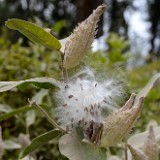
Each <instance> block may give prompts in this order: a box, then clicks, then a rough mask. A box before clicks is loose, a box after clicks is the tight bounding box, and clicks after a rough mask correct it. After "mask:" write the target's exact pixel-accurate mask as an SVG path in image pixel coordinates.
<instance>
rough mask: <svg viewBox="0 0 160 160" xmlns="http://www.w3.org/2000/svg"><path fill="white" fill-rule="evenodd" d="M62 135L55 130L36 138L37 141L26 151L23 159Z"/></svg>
mask: <svg viewBox="0 0 160 160" xmlns="http://www.w3.org/2000/svg"><path fill="white" fill-rule="evenodd" d="M60 133H62V132H61V131H60V130H57V129H54V130H51V131H49V132H46V133H44V134H42V135H40V136H38V137H36V138H35V139H33V140H32V142H31V144H30V145H29V146H28V147H26V148H25V149H24V151H23V152H22V155H21V158H24V157H25V156H27V155H28V154H30V153H31V152H33V151H35V150H36V149H37V148H39V147H40V146H42V145H44V144H46V143H47V142H48V141H50V140H52V139H53V138H55V137H57V136H58V135H59V134H60Z"/></svg>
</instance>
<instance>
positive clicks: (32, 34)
mask: <svg viewBox="0 0 160 160" xmlns="http://www.w3.org/2000/svg"><path fill="white" fill-rule="evenodd" d="M5 24H6V26H7V27H8V28H10V29H13V30H17V31H19V32H20V33H22V34H23V35H25V36H26V37H27V38H28V39H30V40H31V41H32V42H34V43H38V44H41V45H44V46H46V47H49V48H51V49H55V50H60V48H61V44H60V42H59V41H58V39H56V38H55V37H54V36H53V35H51V34H50V33H48V32H47V31H45V29H43V28H41V27H39V26H38V25H36V24H34V23H31V22H28V21H24V20H21V19H16V18H13V19H9V20H8V21H6V23H5Z"/></svg>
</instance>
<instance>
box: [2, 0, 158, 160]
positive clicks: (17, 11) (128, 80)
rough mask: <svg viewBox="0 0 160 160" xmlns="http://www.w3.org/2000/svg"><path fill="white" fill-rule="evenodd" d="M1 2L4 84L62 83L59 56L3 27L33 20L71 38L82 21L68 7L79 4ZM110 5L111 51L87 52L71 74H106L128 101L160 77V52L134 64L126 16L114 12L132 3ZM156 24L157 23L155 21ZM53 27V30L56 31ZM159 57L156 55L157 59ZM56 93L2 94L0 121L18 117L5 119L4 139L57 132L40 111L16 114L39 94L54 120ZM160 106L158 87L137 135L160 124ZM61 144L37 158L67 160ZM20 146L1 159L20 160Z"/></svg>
mask: <svg viewBox="0 0 160 160" xmlns="http://www.w3.org/2000/svg"><path fill="white" fill-rule="evenodd" d="M0 3H1V5H0V15H2V16H1V21H0V25H1V28H0V32H1V34H0V81H14V80H23V79H28V78H34V77H42V76H47V77H53V78H55V79H58V80H61V65H60V64H61V62H60V55H59V54H58V53H57V52H55V51H54V52H53V51H52V50H50V49H46V48H45V47H43V46H40V45H35V44H32V43H28V42H27V40H26V39H25V38H23V39H20V38H19V37H20V35H19V34H17V33H16V34H15V32H12V31H9V32H8V30H7V29H6V28H4V21H5V20H7V19H8V18H12V17H16V18H22V19H27V18H28V17H29V19H32V20H33V19H34V18H35V17H38V18H40V20H42V21H43V22H44V23H45V22H46V23H45V26H49V27H53V31H54V34H56V35H57V36H58V37H60V38H61V37H65V36H66V35H68V34H69V33H70V31H71V30H72V28H73V26H74V25H75V22H76V21H78V20H76V16H75V15H74V14H72V12H70V10H69V9H68V7H67V6H69V4H72V5H71V6H72V7H73V8H74V7H75V5H77V6H78V4H77V3H76V2H75V1H66V3H62V1H56V0H54V1H40V0H39V1H32V2H31V1H27V0H26V5H24V3H22V1H20V0H18V1H11V0H6V1H2V2H0ZM35 3H36V4H39V6H40V7H39V8H38V7H37V8H35V7H33V6H34V4H35ZM148 3H149V6H150V21H151V22H152V27H151V31H152V32H153V37H152V40H151V43H153V42H154V40H155V38H156V37H157V33H158V29H157V25H158V24H159V18H158V16H157V17H156V18H155V15H156V14H157V12H158V11H159V10H157V9H156V10H155V9H154V8H156V7H158V6H159V3H158V4H157V5H155V4H156V3H157V1H156V0H154V1H152V3H151V2H150V1H148ZM50 5H51V6H54V7H55V10H52V12H51V15H50V16H49V17H46V16H45V14H44V13H45V11H46V9H47V8H49V6H50ZM110 5H111V6H110V7H111V9H110V10H109V12H110V23H111V24H110V29H109V30H110V33H109V36H108V38H107V39H106V43H107V44H108V49H107V50H104V51H101V50H99V51H96V52H93V51H91V52H90V53H88V56H87V57H86V58H85V60H84V61H83V62H81V64H80V66H78V67H76V68H75V69H72V70H70V73H69V74H71V75H73V74H74V73H76V72H77V71H79V70H81V69H83V66H84V64H85V66H86V65H87V66H91V68H94V69H95V70H96V71H97V73H99V77H101V76H102V74H104V73H106V74H107V75H109V76H113V77H115V78H117V79H119V80H120V81H123V82H124V83H125V84H126V85H127V89H126V90H127V93H128V94H127V96H129V95H130V93H132V92H136V93H137V92H138V91H139V90H140V89H141V88H143V87H144V86H145V85H146V83H147V82H148V80H149V79H150V78H151V77H152V75H154V74H155V73H157V72H160V65H159V63H160V60H159V59H158V55H159V50H158V49H157V48H156V49H155V48H154V47H155V46H154V44H152V45H153V46H152V49H151V52H150V53H152V52H153V51H154V52H155V54H150V56H148V57H147V58H146V59H142V61H143V63H142V64H141V65H139V66H137V65H136V64H137V63H136V62H137V59H140V57H139V56H138V57H136V56H137V55H135V56H134V55H133V54H132V53H131V52H129V51H128V48H129V46H130V43H129V41H128V40H126V37H127V27H128V26H127V24H126V22H125V21H124V17H122V15H123V14H119V13H117V12H116V10H119V9H117V8H121V13H123V12H124V10H125V8H126V7H128V6H132V2H129V1H116V0H115V1H112V3H110ZM13 6H14V7H13ZM1 13H3V14H1ZM33 15H34V16H33ZM159 15H160V14H159ZM119 16H121V17H119ZM52 17H54V19H52ZM113 19H114V21H113ZM117 19H119V20H117ZM153 19H154V20H155V21H153ZM35 21H37V23H40V24H41V25H42V22H41V21H38V20H36V18H35ZM53 24H55V25H54V26H53ZM120 27H124V28H125V33H124V34H123V36H122V35H119V34H120V33H119V30H120ZM113 31H114V32H113ZM17 35H18V36H17ZM155 55H156V56H157V57H156V58H155ZM117 73H118V74H117ZM54 92H56V88H54V89H50V90H49V91H47V92H45V91H41V90H40V89H39V88H38V87H36V86H26V87H25V88H20V87H19V88H16V89H14V90H13V91H8V92H6V93H1V94H0V117H1V116H2V115H3V114H5V113H10V112H12V110H15V112H14V114H12V115H11V116H10V117H9V118H7V117H6V118H5V120H2V121H0V124H1V127H2V130H3V132H2V133H3V134H2V137H3V140H12V141H13V142H16V144H19V143H20V141H19V140H18V137H19V135H20V133H23V134H26V135H29V138H30V140H32V139H33V138H35V137H36V136H38V135H40V134H43V133H45V132H47V131H49V130H52V129H53V127H52V126H51V125H50V124H49V123H48V122H47V120H46V119H45V118H44V116H43V115H41V113H40V112H39V111H37V110H28V109H27V110H25V109H24V110H17V109H20V108H23V107H28V106H29V103H28V99H30V100H31V99H33V98H34V97H35V95H37V94H38V93H40V94H39V95H40V96H39V95H38V97H39V99H41V100H40V103H41V104H42V105H43V106H44V109H45V110H47V111H48V113H49V114H50V115H52V116H54V107H55V102H54V96H53V95H54ZM45 93H46V94H45ZM127 96H126V97H125V98H126V99H127V98H128V97H127ZM159 106H160V87H159V86H158V85H157V87H155V88H154V89H152V91H151V92H150V94H149V96H148V98H147V99H146V101H145V104H144V109H143V112H142V116H141V118H140V119H139V121H138V123H136V127H135V129H134V130H133V133H134V132H139V131H144V129H145V128H146V125H147V124H148V122H149V121H150V120H156V121H157V122H158V124H159V123H160V119H159V114H160V108H159ZM146 115H147V116H146ZM57 143H58V138H57V139H56V140H52V141H50V142H49V143H48V144H46V145H44V146H42V147H40V148H39V149H38V150H36V152H35V153H36V156H37V159H42V160H43V159H44V160H50V159H58V160H62V159H63V160H64V159H66V158H64V157H63V156H62V155H60V153H59V151H58V147H57ZM16 144H14V145H13V146H11V145H9V146H10V148H12V149H6V150H5V151H4V155H3V159H11V160H12V159H13V160H14V159H17V157H18V155H19V154H20V152H21V149H19V148H17V149H13V148H14V147H15V145H16ZM15 148H16V147H15ZM111 152H112V153H113V154H122V151H121V150H115V149H112V150H111Z"/></svg>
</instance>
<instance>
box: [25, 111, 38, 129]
mask: <svg viewBox="0 0 160 160" xmlns="http://www.w3.org/2000/svg"><path fill="white" fill-rule="evenodd" d="M25 116H26V125H27V126H28V127H29V126H31V125H32V124H34V122H35V120H36V113H35V111H34V110H30V111H27V112H26V114H25Z"/></svg>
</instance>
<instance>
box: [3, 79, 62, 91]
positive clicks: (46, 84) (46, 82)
mask: <svg viewBox="0 0 160 160" xmlns="http://www.w3.org/2000/svg"><path fill="white" fill-rule="evenodd" d="M28 84H33V85H36V86H38V87H40V88H45V89H48V88H51V87H54V86H56V87H59V86H60V82H58V81H56V80H55V79H53V78H47V77H40V78H32V79H27V80H21V81H1V82H0V92H4V91H8V90H11V89H13V88H14V87H17V86H21V87H23V85H28Z"/></svg>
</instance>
